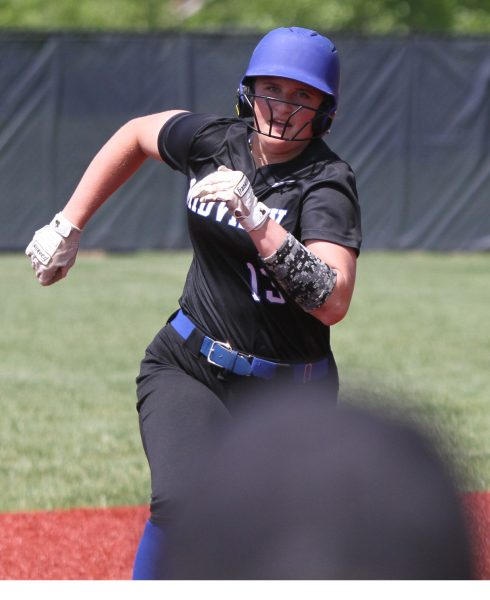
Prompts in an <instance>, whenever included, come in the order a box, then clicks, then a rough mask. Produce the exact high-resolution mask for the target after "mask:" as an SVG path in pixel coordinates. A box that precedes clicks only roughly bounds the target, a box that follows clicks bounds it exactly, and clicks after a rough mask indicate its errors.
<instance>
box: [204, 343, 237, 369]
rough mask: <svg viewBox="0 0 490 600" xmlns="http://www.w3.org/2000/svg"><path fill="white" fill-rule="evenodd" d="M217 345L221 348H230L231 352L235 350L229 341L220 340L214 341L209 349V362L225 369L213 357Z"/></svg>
mask: <svg viewBox="0 0 490 600" xmlns="http://www.w3.org/2000/svg"><path fill="white" fill-rule="evenodd" d="M216 346H218V347H219V348H224V349H225V350H228V351H229V352H233V350H232V348H231V346H230V344H229V343H228V342H218V341H216V340H213V341H212V343H211V348H210V349H209V352H208V355H207V357H206V358H207V360H208V363H211V364H212V365H215V366H216V367H220V368H221V369H223V365H220V364H219V363H217V362H215V361H214V360H213V359H212V358H211V357H212V355H213V352H214V349H215V347H216Z"/></svg>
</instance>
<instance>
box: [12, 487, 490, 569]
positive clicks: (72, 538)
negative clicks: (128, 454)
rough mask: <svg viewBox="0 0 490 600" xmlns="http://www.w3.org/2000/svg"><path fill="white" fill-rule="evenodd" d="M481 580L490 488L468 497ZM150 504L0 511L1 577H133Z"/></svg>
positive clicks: (486, 564)
mask: <svg viewBox="0 0 490 600" xmlns="http://www.w3.org/2000/svg"><path fill="white" fill-rule="evenodd" d="M463 501H464V505H465V507H466V509H467V511H468V516H469V526H470V530H471V534H472V540H473V543H474V554H475V564H476V572H475V576H476V578H477V579H490V492H487V493H483V492H482V493H470V494H465V495H464V497H463ZM147 517H148V508H147V507H146V506H136V507H127V508H110V509H103V508H101V509H83V508H80V509H72V510H58V511H49V512H24V513H5V514H0V579H12V580H33V579H36V580H41V579H42V580H59V579H64V580H73V579H76V580H80V579H91V580H108V579H130V578H131V571H132V564H133V559H134V555H135V552H136V548H137V546H138V542H139V538H140V535H141V533H142V531H143V527H144V524H145V522H146V519H147Z"/></svg>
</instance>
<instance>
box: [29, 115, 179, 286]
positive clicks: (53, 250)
mask: <svg viewBox="0 0 490 600" xmlns="http://www.w3.org/2000/svg"><path fill="white" fill-rule="evenodd" d="M181 112H185V111H180V110H169V111H165V112H162V113H158V114H153V115H149V116H146V117H138V118H136V119H132V120H131V121H128V122H127V123H126V124H125V125H123V126H122V127H121V128H120V129H119V130H118V131H116V133H115V134H114V135H113V136H112V137H111V138H110V139H109V140H108V141H107V142H106V143H105V144H104V146H103V147H102V148H101V149H100V150H99V152H98V153H97V154H96V155H95V157H94V158H93V160H92V162H91V163H90V164H89V166H88V168H87V170H86V171H85V173H84V174H83V176H82V178H81V179H80V182H79V184H78V185H77V187H76V189H75V191H74V192H73V195H72V196H71V198H70V200H69V201H68V203H67V204H66V206H65V208H64V209H63V210H62V211H61V212H59V213H57V214H56V215H55V217H54V218H53V220H52V221H51V223H49V225H46V226H45V227H43V228H42V229H39V230H38V231H36V233H35V234H34V237H33V239H32V241H31V242H30V243H29V245H28V246H27V248H26V254H27V256H28V257H29V258H30V259H31V264H32V268H33V269H34V271H35V273H36V277H37V278H38V280H39V283H41V285H51V284H52V283H55V282H56V281H59V280H60V279H62V278H63V277H66V274H67V273H68V270H69V269H70V268H71V267H72V266H73V264H74V263H75V259H76V255H77V252H78V247H79V242H80V235H81V231H82V229H83V227H84V226H85V224H86V223H87V221H88V220H89V219H90V217H91V216H92V215H93V214H94V213H95V211H96V210H97V209H98V208H99V207H100V206H101V205H102V204H103V203H104V202H105V201H106V200H107V199H108V198H109V196H111V194H112V193H113V192H115V191H116V190H117V189H118V188H119V187H120V186H121V185H122V184H123V183H124V182H125V181H126V180H127V179H129V177H131V175H133V173H134V172H135V171H137V169H138V168H139V167H140V166H141V165H142V164H143V162H144V161H145V160H146V159H147V158H148V157H149V156H150V157H152V158H155V159H158V160H162V159H161V157H160V153H159V151H158V135H159V133H160V130H161V129H162V127H163V126H164V125H165V124H166V123H167V121H168V120H169V119H171V118H172V117H173V116H175V115H177V114H179V113H181Z"/></svg>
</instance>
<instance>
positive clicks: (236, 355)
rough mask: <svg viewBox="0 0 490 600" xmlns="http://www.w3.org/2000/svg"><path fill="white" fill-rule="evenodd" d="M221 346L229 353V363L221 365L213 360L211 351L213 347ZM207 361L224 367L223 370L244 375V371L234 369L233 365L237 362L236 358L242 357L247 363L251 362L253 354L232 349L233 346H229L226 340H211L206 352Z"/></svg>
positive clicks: (221, 367)
mask: <svg viewBox="0 0 490 600" xmlns="http://www.w3.org/2000/svg"><path fill="white" fill-rule="evenodd" d="M216 347H218V348H222V349H224V350H227V351H228V352H229V353H230V354H231V357H230V364H228V365H226V366H225V365H223V364H220V363H218V362H216V361H215V360H213V353H214V350H215V348H216ZM206 358H207V361H208V363H210V364H212V365H215V366H216V367H219V368H220V369H224V370H225V371H231V372H232V373H238V374H240V375H245V373H240V372H239V371H236V370H235V366H236V364H237V360H238V358H244V359H245V360H246V361H247V362H248V363H249V365H251V364H252V360H253V356H252V355H251V354H244V353H243V352H239V351H238V350H233V348H232V347H231V346H230V344H229V343H228V342H218V341H215V340H213V342H212V343H211V348H210V349H209V352H208V354H207V357H206ZM246 375H251V373H246Z"/></svg>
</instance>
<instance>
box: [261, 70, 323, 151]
mask: <svg viewBox="0 0 490 600" xmlns="http://www.w3.org/2000/svg"><path fill="white" fill-rule="evenodd" d="M254 91H255V118H256V121H257V128H258V129H259V131H260V132H262V133H264V134H266V135H269V136H272V137H274V138H283V139H286V140H291V139H294V138H295V137H296V138H297V139H308V138H311V137H312V136H313V132H312V128H311V120H312V119H313V118H314V117H315V115H316V110H317V109H318V108H319V106H320V104H321V103H322V100H323V98H324V96H323V93H322V92H320V91H319V90H317V89H315V88H313V87H311V86H309V85H306V84H304V83H300V82H299V81H295V80H294V79H286V78H284V77H257V78H256V80H255V90H254ZM260 96H262V97H260Z"/></svg>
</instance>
